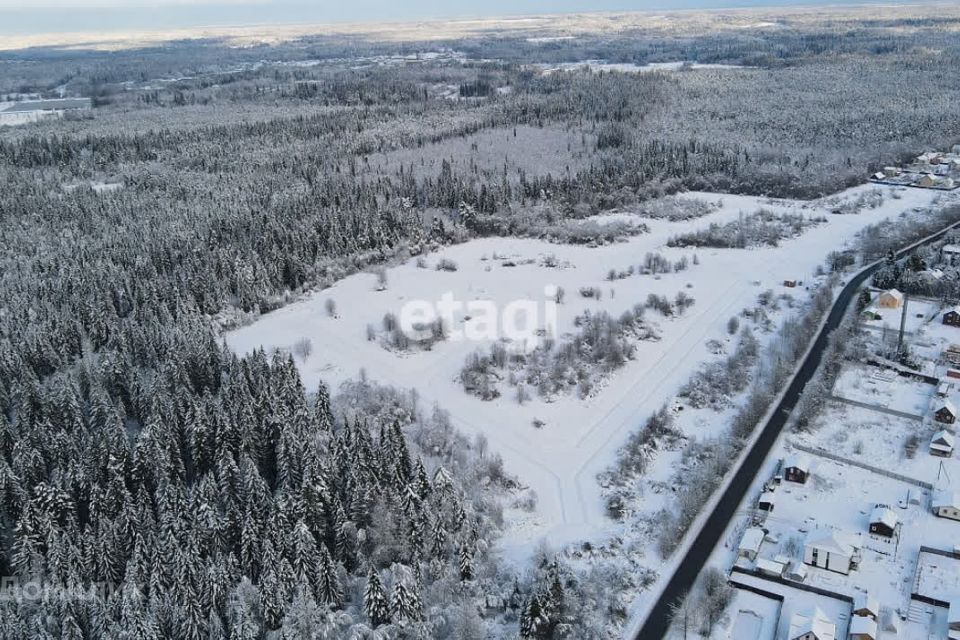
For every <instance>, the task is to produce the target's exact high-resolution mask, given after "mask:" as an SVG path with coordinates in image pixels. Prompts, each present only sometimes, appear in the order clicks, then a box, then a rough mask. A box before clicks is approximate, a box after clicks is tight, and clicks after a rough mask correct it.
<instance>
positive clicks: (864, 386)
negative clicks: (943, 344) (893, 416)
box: [833, 365, 936, 416]
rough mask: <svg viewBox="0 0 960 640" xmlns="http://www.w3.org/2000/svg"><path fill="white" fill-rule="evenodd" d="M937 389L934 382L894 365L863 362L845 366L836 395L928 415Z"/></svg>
mask: <svg viewBox="0 0 960 640" xmlns="http://www.w3.org/2000/svg"><path fill="white" fill-rule="evenodd" d="M935 390H936V388H935V387H934V386H933V385H930V384H927V383H925V382H921V381H917V380H910V379H907V378H903V377H901V376H898V375H897V373H896V371H893V370H892V369H880V368H878V367H871V366H866V365H864V366H850V367H846V368H844V370H843V373H841V374H840V377H839V378H838V379H837V382H836V384H835V385H834V388H833V395H834V396H836V397H838V398H844V399H847V400H852V401H854V402H862V403H864V404H868V405H871V406H875V407H877V408H878V409H889V410H891V411H899V412H902V413H907V414H911V415H915V416H925V415H926V414H927V413H928V411H929V407H930V399H931V398H932V396H933V393H934V391H935Z"/></svg>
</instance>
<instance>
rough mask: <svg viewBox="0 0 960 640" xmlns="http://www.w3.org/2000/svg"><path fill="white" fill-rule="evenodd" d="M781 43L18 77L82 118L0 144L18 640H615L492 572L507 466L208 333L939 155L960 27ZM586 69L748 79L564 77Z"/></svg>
mask: <svg viewBox="0 0 960 640" xmlns="http://www.w3.org/2000/svg"><path fill="white" fill-rule="evenodd" d="M786 22H787V23H789V26H790V28H788V29H783V30H780V29H766V28H762V27H756V28H752V29H728V28H726V27H717V28H716V29H714V30H704V29H703V28H702V25H700V27H698V26H697V25H688V24H681V25H679V26H677V27H676V28H675V29H672V30H671V29H664V28H660V27H658V28H653V27H651V28H641V27H633V28H631V29H626V30H624V31H623V32H621V33H619V34H613V35H611V34H609V33H595V34H590V33H585V34H583V36H582V37H578V38H573V39H571V40H562V41H545V42H541V41H538V40H537V39H536V38H530V37H525V36H518V35H517V34H513V33H506V34H503V35H500V36H497V35H487V36H484V37H466V36H464V37H458V38H456V39H449V40H443V41H431V42H427V41H424V42H403V43H397V42H376V41H373V40H364V39H358V38H349V39H348V38H337V37H332V36H331V37H310V38H303V39H300V40H296V41H293V42H286V43H281V44H274V45H269V46H268V45H262V46H253V47H233V46H229V45H228V43H224V42H219V41H215V40H214V41H197V42H183V43H175V44H170V45H164V46H155V47H149V48H145V49H127V50H121V51H112V52H103V51H96V50H89V51H88V50H59V49H55V48H53V49H36V50H24V51H17V52H6V53H0V63H2V64H0V94H17V95H14V96H13V97H14V98H15V99H19V98H21V97H22V96H21V95H19V94H35V93H36V94H40V95H42V96H47V97H49V96H54V95H59V94H60V93H65V94H67V95H77V96H86V97H90V98H91V100H92V108H91V109H89V110H78V111H70V112H67V113H65V114H64V116H63V117H62V118H50V119H44V120H41V121H39V122H37V123H33V124H28V125H25V126H21V127H0V182H2V185H3V188H2V189H0V246H2V253H0V575H3V576H15V577H16V581H17V584H19V585H21V586H22V587H24V588H22V589H19V590H15V593H16V594H17V597H4V598H0V637H3V638H10V639H19V638H24V639H26V638H63V639H70V640H76V639H80V638H85V639H89V638H116V639H121V638H188V639H201V638H210V639H214V638H230V639H234V638H236V639H240V638H243V639H247V638H305V637H314V638H438V639H440V638H461V639H471V638H487V637H511V636H515V635H516V634H518V633H519V634H520V635H521V636H523V637H536V638H560V637H576V638H599V637H605V636H604V635H603V634H604V630H605V629H606V628H607V626H608V625H609V623H610V622H611V621H613V622H617V621H622V619H623V617H624V615H625V612H624V611H623V609H622V607H620V605H618V604H617V602H616V598H614V597H612V596H611V593H612V592H614V591H615V590H616V589H617V586H618V585H617V580H619V579H621V577H620V576H610V575H593V576H589V577H582V576H580V577H578V576H576V575H575V574H574V573H573V572H572V571H571V570H570V569H569V568H568V567H565V566H563V565H562V563H559V562H557V561H556V560H555V559H554V558H552V557H551V555H550V554H549V553H547V552H544V553H543V554H539V555H538V557H537V558H536V559H535V561H534V563H533V564H532V565H531V566H530V568H529V570H526V571H517V570H515V569H513V568H508V567H506V566H505V565H504V563H502V562H501V561H500V560H499V559H498V557H497V554H496V553H495V552H494V545H495V542H496V538H497V534H498V528H499V526H500V515H499V509H500V507H499V504H498V499H499V496H500V495H501V494H502V493H504V492H506V491H507V490H509V489H511V488H513V487H514V482H515V481H514V480H513V479H512V478H511V476H510V474H509V473H508V472H509V471H510V470H504V469H503V468H502V465H501V464H500V462H499V459H498V458H497V457H496V455H495V452H494V453H491V452H488V451H486V450H485V448H484V447H483V446H482V444H478V443H471V442H470V441H468V440H467V439H465V438H464V437H462V436H460V435H458V434H457V433H456V432H455V431H454V430H453V429H452V428H451V427H450V424H449V422H448V421H447V420H446V419H445V417H444V415H443V413H442V412H440V411H436V412H434V411H432V410H433V408H432V407H420V406H418V404H417V401H416V398H415V397H411V396H410V395H409V394H407V393H406V392H403V391H400V390H392V389H384V388H381V387H377V386H376V385H374V384H373V383H371V382H369V381H367V380H365V379H364V378H363V377H362V376H361V378H360V380H358V381H357V382H355V383H354V384H352V385H347V386H346V387H344V388H343V389H332V390H328V389H326V388H325V387H322V386H321V387H320V388H319V389H304V388H303V386H302V383H301V381H300V379H299V376H298V374H297V371H296V368H295V366H294V364H293V360H292V358H291V356H290V355H288V354H266V353H262V352H261V353H255V354H253V355H251V356H247V357H238V356H237V355H235V354H233V353H231V352H230V351H228V350H227V349H226V348H225V347H224V346H223V345H222V344H221V341H220V339H219V337H218V332H219V331H221V330H222V329H223V328H224V327H227V326H231V325H235V324H237V323H240V322H244V321H246V320H248V319H250V318H252V317H254V316H256V315H257V314H260V313H264V312H267V311H270V310H273V309H275V308H277V307H278V306H280V305H282V304H284V303H285V302H288V301H290V300H292V299H293V298H295V297H296V296H297V295H299V294H301V293H303V292H304V291H307V290H309V289H312V288H315V287H319V286H324V285H328V284H331V283H333V282H334V281H336V280H337V279H339V278H341V277H343V276H344V275H346V274H348V273H350V272H352V271H355V270H357V269H361V268H364V267H366V266H369V265H371V264H377V263H382V262H385V261H388V260H391V259H393V258H395V257H397V256H402V257H406V256H410V255H417V254H420V253H422V252H424V251H429V250H430V249H431V248H433V247H436V246H439V245H443V244H447V243H453V242H459V241H462V240H464V239H466V238H469V237H472V236H475V235H532V236H549V237H551V238H553V239H557V240H559V241H578V239H577V238H576V237H575V235H574V232H573V231H571V230H570V228H569V227H567V226H565V225H567V224H568V223H569V222H571V221H574V220H579V219H582V218H585V217H587V216H589V215H592V214H594V213H597V212H600V211H604V210H610V209H613V208H617V207H624V206H628V205H635V204H637V203H639V202H642V201H645V200H647V199H649V198H652V197H655V196H659V195H662V194H664V193H672V192H676V191H680V190H685V189H714V190H720V191H728V192H737V193H751V194H769V195H776V196H791V197H818V196H821V195H824V194H827V193H831V192H833V191H836V190H838V189H841V188H843V187H846V186H850V185H852V184H856V183H858V182H861V181H862V180H863V178H864V176H866V175H868V174H869V172H870V171H871V170H872V169H874V168H876V167H878V166H882V165H883V164H884V163H890V162H894V161H896V160H898V159H899V158H900V157H901V156H902V155H904V154H906V153H912V152H914V151H917V150H919V149H922V148H925V147H927V146H943V145H945V144H948V143H950V142H953V141H954V139H955V138H956V132H957V131H960V110H958V109H957V108H956V105H958V104H960V82H958V80H960V48H958V45H957V41H956V38H955V37H950V33H951V30H954V32H955V30H956V29H957V27H958V24H960V13H958V12H956V11H953V10H948V9H947V8H942V10H940V11H939V13H937V14H935V15H934V14H931V15H925V16H924V17H922V18H918V19H916V20H912V21H905V19H903V18H900V17H896V18H891V19H889V20H882V19H877V20H865V19H864V18H863V17H862V16H860V17H859V18H856V19H855V20H854V19H852V18H851V19H849V20H848V19H845V18H842V17H834V18H831V19H823V20H821V21H817V20H814V19H812V18H809V17H807V18H803V17H802V16H801V17H796V16H794V17H793V18H789V19H787V20H786ZM906 27H909V28H906ZM931 50H936V51H937V54H936V56H935V57H934V58H931V56H930V55H929V52H930V51H931ZM411 51H414V52H419V53H429V52H434V53H436V52H439V55H436V56H434V57H430V56H424V57H422V58H419V59H414V60H413V61H411V60H410V59H409V57H410V52H411ZM400 56H405V57H400ZM586 60H605V61H607V62H611V63H631V64H646V63H651V62H672V61H696V62H699V63H722V64H727V65H731V66H733V68H707V69H693V68H690V69H680V70H676V71H644V72H641V73H629V72H628V73H623V72H617V71H610V70H593V71H591V70H588V69H581V68H574V69H573V70H552V71H550V72H547V71H545V69H546V68H551V67H553V66H555V65H556V64H558V63H580V62H583V61H586ZM537 65H541V66H537ZM576 66H577V65H574V67H576ZM744 95H750V96H751V97H752V99H751V100H749V101H744V99H743V96H744ZM26 585H41V586H42V588H43V589H45V590H46V591H44V593H42V594H40V595H35V594H34V593H33V591H31V589H33V587H29V588H26ZM572 593H576V594H577V597H571V595H570V594H572Z"/></svg>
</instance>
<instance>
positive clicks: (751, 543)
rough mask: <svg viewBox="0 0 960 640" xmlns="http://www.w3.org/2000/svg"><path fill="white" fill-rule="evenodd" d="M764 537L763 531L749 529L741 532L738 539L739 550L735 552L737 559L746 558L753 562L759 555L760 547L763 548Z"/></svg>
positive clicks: (755, 528) (753, 528)
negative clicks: (741, 535)
mask: <svg viewBox="0 0 960 640" xmlns="http://www.w3.org/2000/svg"><path fill="white" fill-rule="evenodd" d="M765 535H766V533H765V532H764V530H763V529H761V528H759V527H751V528H750V529H747V530H746V531H744V532H743V537H742V538H741V539H740V548H739V549H738V550H737V557H739V558H746V559H747V560H750V561H751V562H753V561H754V560H756V559H757V555H758V554H759V553H760V547H761V546H763V538H764V536H765Z"/></svg>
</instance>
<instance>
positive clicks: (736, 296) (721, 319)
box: [226, 187, 945, 557]
mask: <svg viewBox="0 0 960 640" xmlns="http://www.w3.org/2000/svg"><path fill="white" fill-rule="evenodd" d="M866 188H872V187H857V188H854V189H851V190H850V191H849V192H848V193H846V194H844V196H845V197H850V198H854V197H856V196H857V195H858V194H859V193H860V192H861V191H862V190H863V189H866ZM888 194H889V192H888ZM899 195H900V196H901V197H900V199H893V198H889V197H888V198H887V199H886V201H885V202H884V204H883V205H881V206H880V207H879V208H877V209H872V210H865V211H864V212H862V213H860V214H858V215H843V216H837V215H831V216H828V217H829V221H828V223H827V224H824V225H819V226H817V227H814V228H812V229H809V230H807V231H806V232H805V233H804V234H803V235H802V236H801V237H799V238H795V239H791V240H788V241H785V242H783V243H781V246H779V247H775V248H761V249H749V250H731V249H723V250H719V249H718V250H714V249H706V250H698V251H697V252H696V253H697V256H698V259H699V264H698V265H693V264H691V266H690V268H689V269H688V270H687V271H682V272H679V273H669V274H661V275H660V276H657V277H654V276H646V275H635V276H632V277H629V278H626V279H623V280H617V281H615V282H608V281H606V280H605V278H606V274H607V272H608V271H609V270H610V269H624V268H626V267H628V266H630V265H636V264H638V263H640V262H641V261H642V260H643V257H644V255H645V254H646V253H647V252H660V253H662V254H663V255H664V256H666V257H668V258H670V259H671V260H678V259H680V258H681V257H683V256H686V257H688V258H691V259H692V257H693V254H694V253H695V252H694V251H692V250H690V249H670V248H667V247H666V246H665V245H666V241H667V239H668V238H669V237H670V236H671V235H674V234H676V233H678V232H681V231H687V230H690V229H694V228H700V227H701V226H706V225H707V224H708V223H710V222H725V221H729V220H735V219H736V218H737V217H738V215H739V214H740V213H750V212H752V211H755V210H756V209H758V208H759V207H761V206H764V207H767V208H770V209H773V210H775V211H784V212H787V211H789V212H802V213H804V214H808V215H819V214H822V213H825V211H823V210H821V209H819V208H817V204H816V203H800V202H793V201H769V200H766V199H762V198H754V197H746V196H731V195H718V194H687V196H686V197H698V198H703V199H706V200H709V201H716V200H718V199H722V201H723V206H722V207H721V208H720V210H718V211H716V212H715V213H712V214H709V215H708V216H705V217H703V218H700V219H697V220H694V221H687V222H677V223H672V222H668V221H664V220H647V221H646V222H647V224H648V225H649V227H650V233H648V234H644V235H639V236H636V237H633V238H631V239H629V240H627V241H624V242H619V243H614V244H610V245H606V246H601V247H584V246H565V245H555V244H549V243H546V242H542V241H538V240H530V239H511V238H489V239H480V240H474V241H471V242H467V243H465V244H461V245H458V246H452V247H448V248H444V249H443V250H442V251H439V252H437V253H436V254H433V255H430V256H427V258H426V261H427V263H428V267H429V268H418V267H417V265H416V264H415V261H414V260H412V259H411V260H409V261H408V262H406V263H404V264H401V265H398V266H395V267H392V268H390V269H388V270H387V279H388V286H387V288H386V290H384V291H377V290H375V289H376V288H377V287H376V283H377V278H376V276H375V275H373V274H369V273H360V274H356V275H353V276H350V277H348V278H345V279H343V280H342V281H340V282H338V283H336V284H335V285H334V286H332V287H330V288H329V289H326V290H323V291H318V292H315V293H313V294H311V295H309V296H307V297H305V298H304V299H303V300H302V301H300V302H297V303H294V304H291V305H289V306H287V307H285V308H282V309H280V310H278V311H275V312H273V313H270V314H267V315H265V316H263V317H261V318H260V319H259V320H257V321H256V322H254V323H253V324H250V325H248V326H246V327H243V328H240V329H238V330H236V331H233V332H230V333H229V334H227V335H226V341H227V343H228V344H229V345H230V346H231V347H232V348H233V349H234V350H236V351H238V352H249V351H250V350H252V349H256V348H259V347H264V348H266V349H268V350H272V349H290V348H292V346H293V345H294V344H295V343H296V342H298V341H300V340H302V339H304V338H306V339H309V340H310V341H311V342H312V345H313V349H312V353H311V354H310V355H309V356H308V357H306V358H305V359H298V366H299V368H300V373H301V375H302V376H303V379H304V381H305V383H306V384H307V385H308V386H313V385H316V383H317V382H318V381H320V380H321V379H322V380H323V381H325V382H326V383H328V384H330V385H333V386H336V385H337V384H338V383H340V382H341V381H343V380H345V379H347V378H350V377H354V376H356V375H357V374H358V373H359V371H360V370H361V369H364V368H365V369H366V370H367V372H368V373H369V374H370V375H371V376H372V377H374V378H376V379H378V381H380V382H383V383H386V384H391V385H396V386H399V387H413V388H416V389H417V391H418V392H419V395H420V398H421V399H422V402H423V403H424V405H425V406H429V405H432V404H437V405H438V406H440V407H442V408H444V409H446V410H448V411H449V412H450V413H451V414H452V418H453V422H454V424H455V425H456V426H457V427H458V428H460V429H461V430H463V431H464V432H467V433H470V434H475V435H483V436H485V437H486V438H487V439H488V441H489V444H490V448H491V450H492V451H494V452H497V453H499V454H501V455H502V456H503V459H504V462H505V463H506V467H507V470H508V471H509V472H511V473H514V474H516V475H518V476H519V477H520V479H521V481H522V482H523V483H524V484H525V485H527V486H528V487H529V488H530V489H531V490H533V491H534V492H535V493H536V495H537V497H538V505H537V508H536V509H535V510H534V511H533V512H532V513H526V512H524V511H521V510H511V511H509V514H508V515H509V516H510V518H509V519H508V520H509V523H508V529H507V532H506V535H505V538H504V540H503V548H504V550H505V551H506V552H507V554H508V555H513V554H515V557H525V556H526V555H527V554H528V553H529V550H530V549H531V548H532V547H533V546H534V545H535V544H536V543H537V542H538V541H539V540H541V539H547V540H548V541H549V542H551V543H553V544H561V545H562V544H565V543H569V542H573V541H579V540H583V539H594V540H595V539H602V538H603V537H604V536H605V534H609V533H612V532H613V531H614V530H615V528H616V527H617V526H618V525H616V524H615V523H613V522H611V521H610V520H609V519H608V518H607V517H606V516H605V514H604V508H603V504H602V501H601V499H600V488H599V486H598V484H597V482H596V476H597V473H598V472H600V471H601V470H603V469H604V468H605V467H607V466H608V465H609V464H610V463H611V462H612V461H613V459H614V455H615V452H616V450H617V448H618V447H619V446H620V445H621V444H622V442H623V441H624V439H625V437H626V436H627V435H628V434H629V433H630V431H631V430H633V429H635V428H637V427H638V426H639V425H640V423H641V422H642V421H643V420H644V419H645V418H646V416H648V415H649V414H650V413H652V412H653V411H654V410H656V409H657V408H658V407H659V406H660V405H661V404H662V403H663V402H664V400H665V399H666V398H668V397H672V395H673V394H674V393H675V392H676V390H677V388H678V387H679V386H680V385H681V384H682V383H683V382H685V381H686V380H687V379H688V378H689V376H690V375H691V373H692V372H693V371H694V370H695V369H696V368H697V367H698V366H699V365H700V363H702V362H704V361H705V360H708V359H710V358H711V357H712V355H711V352H710V350H709V347H708V345H707V341H708V340H710V339H711V338H722V337H723V336H724V335H725V330H724V327H725V325H726V322H727V320H728V319H729V318H730V317H731V316H733V315H736V314H737V313H739V311H740V310H741V309H743V308H744V307H745V306H748V305H750V304H751V303H753V302H754V301H755V299H756V297H757V295H758V294H759V293H760V292H762V291H764V290H765V289H768V288H772V289H774V291H776V292H785V291H787V292H790V293H791V294H793V295H795V296H800V295H802V294H803V289H802V288H795V289H786V288H785V287H783V286H782V284H783V281H784V280H786V279H801V280H803V279H809V278H810V277H811V274H812V271H813V270H814V268H815V267H816V266H817V265H818V264H820V263H822V261H823V259H824V257H825V256H826V254H827V253H828V252H829V251H832V250H836V249H840V248H842V247H843V246H844V245H845V243H847V242H849V241H850V240H851V239H852V238H853V236H854V235H855V234H856V233H857V232H858V231H859V230H860V229H862V228H863V227H865V226H866V225H868V224H871V223H875V222H877V221H879V220H881V219H883V218H886V217H889V216H894V215H897V214H899V213H901V212H903V211H907V210H910V209H911V208H914V207H920V206H925V205H928V204H930V202H931V200H932V199H933V198H934V197H935V194H932V193H929V192H924V191H918V190H909V191H902V192H900V194H899ZM941 200H942V201H945V200H944V199H942V198H941ZM494 256H497V257H494ZM545 256H555V257H556V259H557V260H556V262H557V264H558V265H559V267H550V266H545V264H544V261H543V260H542V258H543V257H545ZM507 257H509V258H510V259H511V260H512V261H513V262H516V263H521V262H523V261H524V260H528V259H532V260H533V262H532V263H530V264H521V265H520V266H514V267H507V266H503V263H504V262H505V258H507ZM441 258H444V259H449V260H452V261H454V262H455V263H456V264H457V265H458V267H459V268H458V270H457V271H455V272H448V271H438V270H435V269H433V268H432V267H433V265H435V264H436V262H437V261H438V260H440V259H441ZM548 285H556V286H560V287H563V288H564V289H565V290H566V292H567V295H566V300H565V303H564V304H562V305H561V306H560V310H559V314H558V328H559V332H560V333H561V334H563V333H567V332H570V331H572V330H573V329H574V326H573V319H574V318H575V317H576V316H577V315H579V314H580V313H581V312H583V311H584V310H587V309H589V310H594V311H598V310H601V309H602V310H606V311H608V312H610V313H611V315H613V316H614V317H616V316H617V315H619V314H620V313H621V312H622V311H624V310H626V309H628V308H630V307H631V306H632V305H634V304H635V303H637V302H641V301H643V300H645V299H646V297H647V295H648V294H650V293H656V294H663V295H666V296H668V297H671V298H672V297H673V296H674V295H675V294H676V293H677V292H678V291H681V290H682V291H686V292H687V293H688V294H689V295H691V296H693V297H694V298H695V299H696V303H695V304H694V306H693V307H692V308H690V309H689V310H688V311H687V312H686V313H685V314H684V315H682V316H680V317H679V318H676V319H666V318H658V319H657V320H656V323H657V325H658V328H659V331H660V333H661V339H660V340H659V341H645V342H641V343H638V345H637V352H636V356H635V357H634V359H633V360H632V361H629V362H628V363H627V365H626V366H625V367H623V368H622V369H621V370H620V371H618V372H616V373H615V374H613V376H612V377H610V378H609V379H608V380H607V382H606V384H605V385H604V386H603V388H601V389H600V390H598V391H596V392H595V393H594V394H593V395H592V396H591V397H589V398H587V399H586V400H583V401H582V400H579V399H577V398H576V397H575V396H569V397H561V398H558V399H555V400H554V401H552V402H545V401H543V400H541V399H539V398H537V397H536V396H535V397H534V398H533V399H532V400H531V401H529V402H527V403H525V404H523V405H522V406H521V405H519V404H518V403H517V402H515V401H514V400H513V399H512V398H511V397H509V396H506V395H505V396H504V397H501V398H500V399H498V400H496V401H492V402H484V401H482V400H480V399H478V398H476V397H473V396H470V395H467V394H466V393H465V392H464V390H463V388H462V387H461V385H460V383H459V382H458V381H457V376H458V373H459V371H460V369H461V367H462V366H463V363H464V360H465V358H466V356H467V355H468V354H470V353H471V352H473V351H475V350H477V349H483V350H486V349H487V347H488V343H484V342H479V343H478V342H472V341H466V340H463V341H456V342H455V341H446V342H441V343H439V344H437V345H435V346H434V347H433V349H432V350H431V351H429V352H418V353H411V354H403V355H398V354H396V353H393V352H389V351H387V350H385V349H384V348H383V347H382V346H381V345H380V344H379V343H378V342H376V341H373V342H371V341H368V340H367V336H366V327H367V325H368V324H371V325H376V326H379V325H380V323H381V321H382V317H383V315H384V314H385V313H387V312H393V313H398V312H399V311H400V310H401V307H402V306H403V305H404V303H405V302H408V301H410V300H413V299H418V300H426V301H431V302H433V301H438V300H440V298H441V296H443V295H444V294H445V293H452V294H453V296H454V297H455V298H456V299H457V300H462V301H471V300H489V301H493V302H494V303H496V304H497V305H498V306H499V307H500V308H503V307H504V306H505V305H507V304H508V303H510V302H511V301H514V300H518V299H529V300H533V301H543V300H544V288H545V287H546V286H548ZM688 285H690V286H689V288H688ZM583 286H596V287H599V288H600V289H601V291H602V293H603V296H602V299H601V300H600V301H597V300H587V299H583V298H581V297H580V296H579V295H578V293H577V292H578V290H579V289H580V288H581V287H583ZM328 299H332V300H334V301H335V302H336V308H337V314H336V317H330V316H329V315H328V313H327V312H326V311H325V305H326V301H327V300H328ZM535 419H538V420H540V421H542V422H543V424H544V426H543V427H542V428H541V429H536V428H534V427H533V426H532V425H533V422H534V420H535ZM670 471H671V470H670V469H665V470H663V471H662V472H667V473H669V472H670Z"/></svg>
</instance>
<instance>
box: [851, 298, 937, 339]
mask: <svg viewBox="0 0 960 640" xmlns="http://www.w3.org/2000/svg"><path fill="white" fill-rule="evenodd" d="M872 293H873V294H874V298H873V300H874V302H873V304H871V305H870V307H869V308H868V310H869V312H870V313H873V314H876V315H879V316H880V318H879V319H874V318H870V317H866V316H865V320H864V326H866V327H869V328H870V329H875V330H879V331H883V330H886V331H889V332H892V333H895V332H898V331H899V330H900V321H901V318H902V316H903V308H902V307H901V308H899V309H887V308H882V307H878V306H877V305H876V297H877V294H878V292H876V291H874V292H872ZM940 311H941V308H940V305H939V304H938V303H936V302H933V301H931V300H925V299H924V300H921V299H914V298H911V299H909V300H908V301H907V317H906V322H904V329H903V330H904V332H906V333H914V332H916V331H917V330H918V329H919V328H920V327H922V326H923V325H924V324H926V323H927V322H929V321H930V319H931V318H934V317H937V316H938V314H939V312H940Z"/></svg>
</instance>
